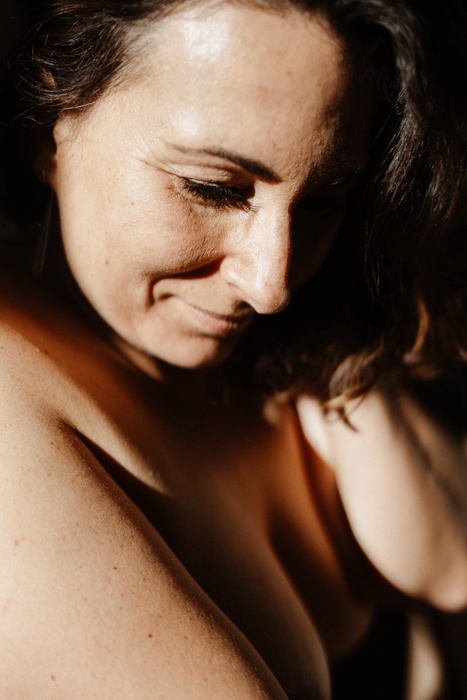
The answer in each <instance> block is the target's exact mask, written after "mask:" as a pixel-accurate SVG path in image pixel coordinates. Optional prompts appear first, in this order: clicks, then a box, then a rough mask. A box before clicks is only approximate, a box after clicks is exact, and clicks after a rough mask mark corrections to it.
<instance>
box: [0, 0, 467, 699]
mask: <svg viewBox="0 0 467 700" xmlns="http://www.w3.org/2000/svg"><path fill="white" fill-rule="evenodd" d="M214 25H215V29H216V31H215V32H214V31H212V30H213V28H214ZM157 34H158V38H159V40H160V44H159V45H158V48H157V51H156V50H155V49H154V48H153V47H152V41H153V39H154V37H153V35H152V34H148V36H147V42H146V48H145V52H144V53H143V56H142V58H141V62H140V63H139V64H138V66H139V68H138V70H139V72H138V74H137V77H136V78H135V80H134V81H133V82H131V83H129V84H128V85H126V86H125V87H122V88H120V89H119V90H117V91H116V92H115V93H109V94H108V95H107V96H104V97H103V98H102V99H101V101H100V103H98V105H97V106H96V107H95V108H94V109H93V110H92V111H91V113H90V114H88V115H86V116H85V118H84V120H83V121H81V122H76V121H75V120H73V119H70V118H63V119H62V120H61V121H60V122H59V123H58V124H57V126H56V129H55V132H54V143H53V147H52V146H51V144H50V143H46V144H43V147H42V149H40V152H39V155H38V159H39V160H38V167H39V168H43V169H44V170H45V171H46V173H47V178H48V181H49V184H50V185H51V186H52V187H53V189H54V190H55V192H56V194H57V198H58V203H59V208H60V217H61V233H62V238H63V248H64V255H65V257H66V261H67V264H68V265H69V268H70V270H71V273H72V276H73V278H74V280H75V282H76V283H77V285H78V287H79V289H80V290H81V293H82V294H83V297H85V298H86V299H87V301H88V302H89V303H90V304H91V305H92V306H93V307H94V309H95V310H96V311H97V312H98V314H100V316H101V317H102V318H103V320H104V321H105V322H106V324H107V326H106V327H105V330H104V329H103V328H102V327H100V326H99V325H94V322H93V320H92V318H91V317H89V316H88V315H87V313H86V311H83V308H84V306H83V305H81V303H80V302H79V301H78V302H76V301H75V300H73V299H72V298H71V297H70V296H68V295H67V293H66V292H65V291H64V288H63V287H60V286H59V287H56V286H55V287H54V286H53V285H52V283H51V286H50V288H49V287H48V284H47V282H45V281H37V280H32V279H30V278H29V276H28V275H27V274H23V275H22V276H21V277H20V278H18V275H16V274H12V275H8V274H7V273H6V272H5V274H3V275H2V283H1V285H2V286H1V290H0V292H1V294H0V298H1V313H0V347H1V352H2V362H1V363H0V380H1V381H0V387H1V389H0V392H1V397H2V398H1V401H2V406H3V409H2V422H1V425H2V441H1V447H0V457H1V460H2V474H3V477H2V480H1V486H0V503H1V508H0V514H1V515H0V518H1V520H0V523H1V529H0V532H1V537H0V548H1V549H0V553H1V561H2V563H3V564H4V568H5V571H6V572H7V573H6V576H4V578H3V581H2V588H1V593H0V616H1V629H2V634H1V635H0V688H1V691H2V692H1V695H2V698H3V697H5V698H7V699H10V698H11V699H14V700H17V699H22V698H25V699H26V698H30V697H34V698H38V699H39V700H41V699H42V698H44V700H45V699H46V698H47V700H48V699H49V698H66V699H67V700H68V699H70V700H73V699H74V698H76V699H77V700H78V699H79V698H83V697H85V698H91V699H92V698H96V700H97V698H99V699H102V698H122V699H123V698H125V699H126V698H135V699H136V700H146V699H148V700H149V699H150V698H151V699H152V698H167V699H174V700H175V699H177V698H199V699H200V700H201V699H202V698H203V699H208V700H210V699H211V698H212V699H219V700H221V699H222V700H223V699H224V698H225V699H230V698H232V699H234V698H238V699H239V700H240V699H242V700H244V699H247V700H250V699H251V700H266V699H268V700H269V699H273V700H284V699H285V698H286V697H289V698H292V699H293V698H296V699H297V700H299V698H308V697H309V698H319V699H320V700H322V699H325V698H329V696H330V688H329V678H328V670H327V663H328V660H329V658H331V657H332V656H333V655H336V654H339V653H342V652H344V651H345V650H347V649H349V648H350V647H351V646H352V645H353V644H354V643H355V642H356V641H357V640H358V639H359V638H361V635H362V634H363V633H364V631H365V629H366V628H367V626H368V623H369V621H370V618H371V609H370V605H369V604H366V603H365V602H362V601H361V600H357V597H358V596H357V594H356V592H355V591H354V589H353V582H352V581H351V580H349V579H348V577H347V576H346V573H345V570H344V569H345V567H344V562H343V559H342V557H341V551H344V550H346V549H348V548H349V547H351V546H352V544H355V543H354V542H353V541H351V540H349V532H348V531H347V530H346V525H345V520H344V518H343V516H342V512H341V511H340V510H339V507H340V500H339V494H338V490H337V486H338V484H340V485H341V488H342V493H343V495H344V505H345V506H347V505H348V513H349V514H350V515H351V516H352V518H353V520H355V524H356V531H357V532H358V539H359V541H360V542H361V543H362V545H364V546H365V548H366V549H367V550H368V553H369V554H370V555H371V556H372V558H373V559H374V560H375V561H376V562H377V564H378V566H379V567H380V568H381V571H382V572H383V573H384V574H385V575H386V576H387V578H388V580H389V581H390V582H392V583H393V584H397V585H398V586H399V588H400V589H401V590H402V591H403V592H404V593H408V594H412V595H415V596H418V597H420V598H423V599H425V600H428V601H434V600H435V602H436V603H437V604H439V605H444V606H445V607H449V605H451V606H452V607H455V606H456V605H457V606H459V605H460V604H462V602H463V596H464V598H465V595H466V590H467V583H466V578H467V577H466V574H465V570H466V568H467V567H466V566H464V564H463V562H464V560H465V549H464V548H463V544H462V542H461V538H460V537H452V534H453V533H457V531H458V530H459V527H458V520H457V519H456V518H454V517H450V511H449V507H446V508H445V509H444V511H443V512H442V513H441V511H440V513H441V515H442V517H441V516H440V521H439V524H440V523H441V522H442V523H443V528H445V529H444V530H443V532H444V533H445V537H444V539H443V537H441V538H440V540H439V551H440V552H442V553H444V554H445V555H446V561H447V560H449V561H450V562H453V561H454V560H457V561H460V562H461V563H460V564H459V566H458V567H457V568H456V569H455V567H454V565H452V567H451V569H450V570H451V573H452V580H454V579H455V582H456V583H455V585H454V584H452V585H451V587H450V588H449V590H448V592H447V593H444V592H443V591H445V589H446V584H444V585H443V584H442V582H440V581H439V580H437V581H434V582H433V581H430V582H429V583H428V584H427V583H426V580H427V572H428V569H429V565H428V562H427V559H428V555H427V551H428V546H427V542H429V541H432V540H430V532H429V531H428V530H427V529H426V528H425V524H426V522H428V519H429V517H428V516H430V517H431V513H432V511H433V508H434V506H437V505H438V504H439V503H441V502H442V503H444V502H445V498H444V495H443V493H441V495H440V493H439V489H438V490H436V489H433V490H432V491H430V492H429V493H428V497H427V498H426V499H424V498H422V499H421V500H420V501H419V505H420V508H419V509H418V511H417V517H416V523H412V525H413V524H415V525H416V526H419V524H420V523H422V526H421V533H422V536H421V538H415V540H414V541H413V540H410V539H407V548H406V549H405V550H404V551H405V552H406V555H407V556H411V555H413V553H414V552H421V556H420V560H423V561H421V565H420V566H419V567H418V570H419V572H420V573H419V574H417V573H416V574H415V576H414V578H415V579H416V580H413V579H411V580H410V581H406V580H401V577H400V572H401V564H400V563H399V562H398V561H396V563H395V564H394V566H393V568H391V563H392V562H393V561H394V557H393V556H392V553H391V548H390V547H389V548H385V547H383V549H382V550H381V552H379V551H378V552H377V553H376V554H375V546H374V543H373V541H372V540H371V538H370V539H369V538H368V533H369V532H370V531H371V527H372V526H373V525H372V523H370V525H369V526H368V527H367V526H366V525H365V522H363V524H360V522H361V521H359V519H358V514H359V512H360V511H358V513H357V516H356V517H354V512H355V511H356V510H357V509H356V507H355V503H356V502H357V500H358V498H357V496H356V495H355V488H353V489H352V486H351V479H349V477H348V474H349V473H351V470H350V468H349V462H347V461H346V455H347V452H346V449H345V446H346V445H348V444H350V443H352V439H353V437H349V435H350V436H352V435H353V433H352V431H350V430H349V429H348V428H345V426H343V427H342V430H343V431H344V432H343V434H342V435H338V437H337V438H336V439H337V440H338V441H339V444H341V445H343V446H344V449H343V450H342V451H341V452H342V453H343V455H344V456H342V455H341V454H340V453H338V454H336V452H333V451H332V450H330V448H329V440H327V438H326V435H327V433H328V431H331V433H330V434H331V437H332V432H333V431H337V432H338V433H339V430H341V427H339V428H336V427H335V425H334V424H331V425H329V424H328V422H326V421H324V419H323V417H322V416H321V414H320V413H317V412H316V405H315V404H314V402H313V401H312V400H311V399H304V400H303V401H302V402H301V403H300V404H299V412H298V414H297V412H296V411H295V410H294V409H293V408H291V407H290V406H288V405H285V404H282V403H281V402H280V401H278V400H275V399H274V400H273V399H271V400H268V401H267V402H265V401H264V400H261V399H260V398H259V397H258V396H257V395H255V394H254V393H253V392H251V391H248V390H247V389H245V388H242V387H240V386H235V387H229V389H228V391H227V392H226V391H225V387H224V385H223V379H222V368H221V365H222V360H223V359H224V358H225V357H226V356H227V355H228V354H229V352H231V350H232V348H233V347H235V345H236V344H237V343H238V342H239V339H240V338H241V336H242V334H243V332H244V330H245V329H246V328H247V327H248V325H249V324H250V323H253V322H254V317H255V314H257V313H273V312H275V311H278V310H279V309H280V308H282V307H283V306H284V305H285V304H286V303H287V301H288V299H289V298H290V295H291V294H292V293H293V291H294V290H295V289H296V288H297V287H298V286H299V285H300V284H301V283H302V282H303V281H304V280H305V279H307V278H308V277H310V276H312V275H313V274H314V272H315V271H316V269H317V268H318V267H319V264H320V263H321V262H322V260H323V259H324V257H325V255H326V253H327V250H328V248H329V246H330V245H331V244H332V240H333V238H334V236H335V233H336V231H337V229H338V227H339V224H340V221H341V217H342V205H343V203H344V200H345V197H346V195H347V194H348V193H349V191H350V187H351V183H352V181H353V180H352V179H351V178H352V177H354V176H355V173H358V172H360V171H361V169H362V167H364V162H365V158H366V155H367V150H368V141H369V129H370V124H371V113H372V109H371V104H372V98H371V95H372V93H371V90H370V91H369V88H368V85H367V82H368V81H367V82H366V83H365V84H364V85H363V84H362V83H361V82H359V81H356V78H355V76H354V75H353V73H352V71H351V70H349V68H348V65H349V62H348V61H345V60H344V58H345V52H344V49H343V47H342V46H341V44H340V43H339V41H338V40H337V39H336V37H335V36H334V35H333V34H332V33H331V32H330V30H329V29H327V28H326V27H325V26H323V24H322V23H321V22H318V21H317V20H316V19H310V18H304V17H303V16H302V15H294V14H291V15H287V16H279V15H274V14H269V13H266V12H264V11H261V10H258V9H257V8H247V7H244V6H239V7H236V6H229V5H221V6H219V7H217V8H215V9H212V8H210V12H208V13H205V14H204V15H203V16H201V15H198V14H196V12H192V11H191V10H190V11H188V10H187V11H183V12H181V13H179V14H178V15H177V16H174V17H169V18H168V19H167V20H165V24H164V26H161V27H159V28H158V30H157ZM219 36H221V37H222V39H223V40H222V42H217V43H216V41H215V40H214V38H215V37H219ZM193 37H197V40H196V42H193V41H192V39H193ZM213 37H214V38H213ZM200 47H201V48H202V49H203V50H202V51H201V48H200ZM271 47H274V48H273V49H271ZM253 49H254V50H253ZM172 52H173V53H172ZM193 52H195V53H196V52H198V53H197V56H196V57H197V61H195V60H194V55H193ZM161 57H163V59H164V60H163V61H162V62H159V63H158V62H157V61H156V59H160V58H161ZM171 61H172V63H171ZM161 65H163V66H164V69H161V68H160V66H161ZM223 86H224V87H223ZM161 95H163V96H164V97H163V98H162V97H161ZM363 95H366V97H367V100H366V101H364V100H362V96H363ZM182 97H183V99H182ZM362 104H364V105H366V107H365V106H362ZM169 116H170V119H169ZM350 126H352V128H351V129H350ZM347 133H350V136H349V137H346V136H345V135H346V134H347ZM169 142H170V143H171V144H172V146H170V147H169V146H167V143H169ZM174 144H175V146H174ZM214 150H216V154H215V155H213V151H214ZM208 151H209V153H208ZM226 154H229V155H226ZM233 154H236V155H235V156H234V155H233ZM238 155H240V156H241V160H240V159H239V157H238ZM246 159H248V164H249V169H248V168H247V167H246V165H247V163H246ZM252 163H255V164H256V170H255V168H252V167H251V165H252ZM258 163H260V164H261V167H262V169H261V168H258V167H257V166H258ZM265 165H266V166H267V167H268V169H269V170H271V171H273V172H274V173H275V175H274V177H270V173H269V174H268V173H265V168H264V166H265ZM252 170H255V172H252ZM350 173H353V175H351V174H350ZM339 178H340V179H339ZM187 181H189V182H191V185H190V187H191V190H190V189H187ZM193 182H194V183H197V184H196V187H197V188H198V189H196V187H194V185H193ZM200 182H201V183H204V185H203V187H204V188H205V189H206V187H207V188H208V189H209V188H210V189H211V190H212V188H213V187H214V188H217V189H219V188H220V187H222V188H223V189H224V190H225V189H228V190H229V191H230V194H229V195H228V197H229V201H228V203H226V202H225V201H224V203H223V204H222V206H220V205H219V201H220V200H219V192H217V193H216V195H215V197H217V198H218V199H217V200H216V202H215V203H213V201H212V199H213V195H212V192H211V193H210V194H209V197H210V198H211V201H209V200H207V198H206V192H204V195H201V194H200V190H199V183H200ZM177 188H178V189H177ZM202 197H204V200H203V199H202ZM222 197H224V200H225V198H226V196H225V193H224V194H222ZM317 203H319V204H318V205H317ZM323 203H324V205H323ZM330 203H331V204H330ZM292 224H293V226H292ZM310 229H311V230H312V231H313V236H312V237H311V238H310V236H309V231H310ZM292 233H293V234H294V235H293V236H292ZM58 248H60V246H58ZM57 255H60V253H57ZM57 259H59V258H57ZM303 261H305V264H304V263H303ZM55 262H56V261H55ZM63 266H64V265H63ZM49 277H50V278H51V275H49ZM65 277H66V275H65ZM163 362H166V363H167V362H171V363H172V364H173V367H172V369H170V370H168V369H167V366H166V365H165V364H163ZM370 400H371V399H370ZM356 415H357V414H356ZM417 420H421V421H422V423H423V420H424V418H423V417H422V418H420V419H417ZM415 422H416V421H415ZM386 424H387V425H389V426H392V425H393V422H391V419H389V418H387V419H386V423H385V425H386ZM346 431H347V432H346ZM361 432H362V434H363V435H364V436H365V439H367V437H368V436H367V433H366V428H365V420H363V422H362V424H361ZM304 435H306V436H307V438H305V437H304ZM379 435H380V433H379V432H378V434H377V438H376V439H378V436H379ZM347 440H348V442H346V441H347ZM443 440H444V441H445V442H443ZM446 441H447V442H446ZM448 442H449V441H448V439H447V438H446V436H444V435H442V434H440V435H439V436H438V438H437V445H438V446H439V445H440V444H441V445H444V444H448ZM404 444H406V443H404ZM357 449H358V451H359V454H365V449H363V450H361V448H360V446H358V448H357ZM318 453H320V454H321V455H322V457H323V458H324V459H321V458H320V456H319V454H318ZM368 455H369V458H368V459H367V460H364V461H363V462H362V465H361V470H360V477H359V478H360V479H361V478H364V476H365V473H366V474H368V473H369V471H368V470H369V469H371V466H372V463H373V461H374V460H375V453H374V451H373V452H372V451H371V450H368ZM376 458H377V457H376ZM357 461H358V460H357ZM401 464H402V466H401V469H402V475H401V480H402V481H404V478H405V476H406V475H407V474H412V475H413V474H417V475H418V476H417V478H420V477H419V475H420V473H421V472H420V470H419V466H418V464H415V465H414V463H413V461H412V460H411V459H405V460H402V462H401ZM331 467H332V468H331ZM334 469H335V471H334ZM453 469H454V468H453ZM365 470H366V471H365ZM386 473H387V469H386ZM346 475H347V476H346ZM356 483H359V482H358V481H357V482H356ZM360 483H361V482H360ZM413 491H414V490H413V489H412V490H411V493H413ZM373 493H374V494H376V495H378V498H379V502H380V504H381V510H380V512H381V518H382V520H383V521H384V522H387V521H388V520H390V519H391V520H392V519H393V514H394V508H393V503H392V502H387V501H386V500H385V499H384V498H383V496H382V495H381V493H380V492H378V489H373V488H372V494H373ZM370 495H371V494H370ZM466 500H467V499H466ZM383 506H384V507H383ZM403 515H404V517H405V523H407V522H409V516H408V514H407V512H404V514H403ZM446 515H447V516H448V517H447V518H446V517H445V516H446ZM331 520H332V522H333V526H332V527H329V522H330V521H331ZM353 520H352V522H353ZM363 520H364V518H363ZM425 532H428V534H427V536H426V537H425V538H424V533H425ZM389 539H390V538H389V537H388V540H389ZM420 542H421V546H420ZM456 558H457V559H456ZM454 569H455V571H454ZM362 575H365V573H364V572H363V574H362ZM454 588H455V590H456V596H457V598H456V600H455V604H454V603H453V602H452V601H453V596H454V593H453V590H454ZM440 591H441V593H440ZM454 597H455V596H454Z"/></svg>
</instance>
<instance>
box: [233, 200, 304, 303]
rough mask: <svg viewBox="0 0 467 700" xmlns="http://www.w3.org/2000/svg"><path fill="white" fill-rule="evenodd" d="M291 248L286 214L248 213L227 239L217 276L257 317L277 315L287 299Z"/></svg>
mask: <svg viewBox="0 0 467 700" xmlns="http://www.w3.org/2000/svg"><path fill="white" fill-rule="evenodd" d="M244 216H245V214H244ZM291 248H292V240H291V218H290V213H289V211H288V210H285V208H284V210H282V211H280V210H272V211H270V212H267V211H265V210H260V211H258V212H255V213H248V214H247V215H246V221H245V222H243V223H242V225H240V226H239V227H238V228H236V229H235V231H234V232H232V234H231V235H230V236H229V237H228V243H227V250H226V255H225V257H224V259H223V261H222V264H221V274H222V275H223V278H224V280H225V281H226V282H227V283H228V284H229V285H230V286H232V287H234V288H235V289H236V290H237V292H238V293H239V294H240V296H241V298H242V300H243V301H245V302H247V303H248V304H249V305H250V306H251V307H252V308H253V309H254V310H255V311H256V312H257V313H259V314H273V313H277V312H278V311H281V309H283V308H284V307H286V306H287V304H288V303H289V301H290V297H291V289H290V279H289V278H290V259H291Z"/></svg>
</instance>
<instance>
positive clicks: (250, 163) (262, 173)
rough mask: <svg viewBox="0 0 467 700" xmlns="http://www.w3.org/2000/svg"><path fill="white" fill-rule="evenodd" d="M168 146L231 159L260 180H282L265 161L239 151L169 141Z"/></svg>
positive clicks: (183, 151)
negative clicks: (249, 156) (197, 146)
mask: <svg viewBox="0 0 467 700" xmlns="http://www.w3.org/2000/svg"><path fill="white" fill-rule="evenodd" d="M167 146H170V148H173V149H175V150H176V151H179V152H180V153H186V154H188V155H190V154H191V155H208V156H214V157H216V158H222V159H223V160H228V161H230V162H231V163H233V164H234V165H238V166H240V167H241V168H243V170H245V171H246V172H247V173H250V174H251V175H254V176H255V177H257V178H259V179H260V180H264V181H265V182H272V183H276V182H281V178H280V177H279V175H277V173H275V172H274V170H272V169H271V168H268V166H267V165H264V163H261V162H260V161H258V160H253V159H252V158H246V157H245V156H241V155H240V154H238V153H231V152H230V151H223V150H222V149H219V148H187V147H186V146H178V145H176V144H174V143H167Z"/></svg>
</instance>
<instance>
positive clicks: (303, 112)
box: [46, 4, 373, 371]
mask: <svg viewBox="0 0 467 700" xmlns="http://www.w3.org/2000/svg"><path fill="white" fill-rule="evenodd" d="M143 43H144V48H143V49H142V54H141V55H140V56H139V61H138V63H137V70H136V71H135V75H134V77H132V79H131V81H130V82H129V83H128V84H127V85H126V86H125V88H124V89H119V90H117V91H116V92H114V93H112V92H110V93H109V94H107V95H105V96H104V97H103V98H102V99H101V100H100V101H99V102H98V104H97V105H96V107H95V108H94V109H93V110H92V111H91V112H90V113H89V114H86V115H85V117H84V120H82V121H77V120H76V119H75V118H73V117H71V118H66V117H63V118H62V119H61V120H60V121H59V123H58V124H57V126H56V128H55V132H54V137H55V142H56V146H57V151H56V154H49V156H48V159H47V162H46V171H47V173H48V179H49V181H50V183H51V184H52V186H53V188H54V189H55V191H56V193H57V195H58V201H59V206H60V212H61V225H62V235H63V241H64V246H65V251H66V256H67V259H68V262H69V265H70V267H71V270H72V273H73V275H74V277H75V279H76V281H77V282H78V285H79V286H80V288H81V290H82V291H83V293H84V294H85V296H86V297H87V298H88V300H89V301H90V302H91V304H92V305H93V306H94V308H95V309H96V310H97V311H98V313H99V314H100V315H101V317H102V318H103V319H104V320H105V321H106V322H107V323H108V325H109V326H110V327H111V328H112V329H113V330H114V331H116V332H117V333H118V334H119V336H121V338H123V339H124V340H125V341H126V342H127V343H128V344H129V346H130V347H132V348H138V349H139V350H141V351H142V352H143V353H144V354H147V355H149V356H154V357H156V358H159V359H162V360H165V361H167V362H169V363H171V364H174V365H177V366H181V367H202V366H207V365H211V364H217V363H219V362H220V361H222V360H223V359H224V358H225V357H226V355H228V353H229V352H230V351H231V350H232V348H233V347H234V346H235V344H236V343H237V342H238V340H239V338H240V337H241V335H242V333H243V332H244V330H245V329H246V328H247V327H248V325H249V324H250V323H251V321H252V320H253V319H254V316H255V314H258V313H259V314H271V313H275V312H277V311H279V310H280V309H282V308H283V307H284V306H286V305H287V303H288V301H289V299H290V296H291V294H292V293H293V291H294V290H295V289H296V288H297V286H299V285H300V284H301V283H302V282H304V281H305V280H307V279H308V278H309V277H311V276H312V275H313V274H314V273H315V271H316V270H317V268H318V267H319V266H320V264H321V263H322V262H323V259H324V258H325V256H326V254H327V253H328V251H329V248H330V246H331V244H332V241H333V239H334V237H335V234H336V232H337V230H338V228H339V225H340V222H341V219H342V213H343V208H344V204H345V198H346V194H347V192H348V191H349V189H350V187H351V185H352V184H353V182H354V181H355V178H356V177H358V175H359V174H360V173H361V171H362V169H363V168H364V164H365V159H366V156H367V149H368V141H369V133H370V125H371V116H372V106H373V89H372V87H371V86H370V87H368V86H367V85H365V83H368V77H366V78H364V79H360V80H357V78H356V76H355V75H353V73H352V70H351V65H352V64H351V63H350V62H349V58H348V56H347V55H346V52H345V50H344V48H343V47H342V45H341V43H340V42H339V41H338V39H337V38H336V37H334V36H333V34H332V33H331V32H330V30H329V29H328V28H326V27H325V25H324V24H323V23H322V22H320V21H317V20H316V19H311V18H309V19H307V18H305V17H304V16H303V15H302V14H299V13H290V14H288V15H287V21H284V18H283V17H282V16H279V15H276V14H272V13H267V12H264V11H260V10H258V9H256V8H254V7H252V8H245V7H242V8H240V7H237V6H234V5H232V6H231V5H228V4H225V5H221V6H219V7H217V8H216V9H213V10H212V11H210V12H207V11H206V8H205V6H204V5H203V6H202V8H200V7H195V8H192V9H190V10H187V11H184V12H183V13H180V14H177V15H174V16H170V17H169V18H168V20H166V22H165V26H163V27H159V28H157V30H156V31H154V32H153V34H151V35H150V36H149V37H146V38H145V42H143ZM252 47H254V51H252V50H251V48H252ZM271 47H277V48H272V49H271ZM149 371H150V370H149Z"/></svg>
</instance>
